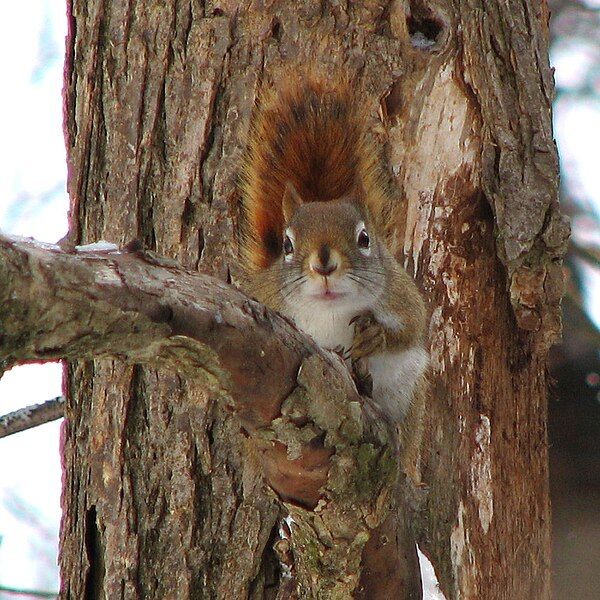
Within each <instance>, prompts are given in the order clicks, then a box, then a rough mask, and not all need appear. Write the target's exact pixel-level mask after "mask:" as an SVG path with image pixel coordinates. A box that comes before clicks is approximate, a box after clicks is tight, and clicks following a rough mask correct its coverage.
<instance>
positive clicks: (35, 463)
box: [0, 0, 600, 600]
mask: <svg viewBox="0 0 600 600" xmlns="http://www.w3.org/2000/svg"><path fill="white" fill-rule="evenodd" d="M588 4H589V5H593V6H600V0H594V1H592V0H589V1H588ZM0 15H1V17H2V18H1V19H0V56H2V57H3V58H2V60H1V61H0V78H1V79H0V80H1V81H2V83H3V85H2V89H3V92H2V94H0V132H1V137H0V229H2V230H3V231H4V232H7V233H13V234H18V235H24V236H32V237H35V238H37V239H39V240H41V241H46V242H56V241H57V240H58V239H60V238H61V237H62V236H63V235H64V234H65V233H66V231H67V210H68V200H67V195H66V192H65V176H66V167H65V149H64V141H63V133H62V100H61V88H62V71H63V51H64V38H65V35H66V19H65V7H64V4H63V3H62V2H61V1H60V0H21V2H14V3H13V2H10V3H8V2H7V3H4V4H3V6H2V8H0ZM599 25H600V24H599ZM597 51H598V50H597V47H595V46H593V45H591V44H585V43H582V41H581V40H579V41H575V42H565V43H563V44H557V45H556V47H555V48H554V51H553V53H552V63H553V65H554V66H555V67H556V81H557V84H558V85H559V86H561V87H563V88H567V89H568V88H570V87H573V88H575V87H577V86H578V85H579V84H580V82H581V80H582V78H584V77H586V76H587V73H588V70H589V66H590V65H591V64H592V63H593V62H594V61H597V60H598V57H597V56H596V55H595V54H594V53H596V52H597ZM596 92H597V93H596V96H595V99H593V98H589V97H588V98H587V99H585V98H584V99H578V98H575V97H573V96H569V95H566V96H565V95H563V97H562V98H561V100H560V101H559V102H557V104H556V107H555V135H556V138H557V140H558V143H559V148H560V151H561V161H562V166H563V175H562V176H563V181H564V182H565V183H566V185H567V186H568V188H569V191H570V192H571V194H572V195H574V196H575V197H576V198H578V199H579V200H580V201H581V202H582V203H584V204H585V205H587V206H589V207H590V208H591V209H592V210H593V211H595V212H596V214H597V215H599V216H600V100H599V95H598V90H596ZM574 225H575V227H574V229H575V231H574V234H575V235H580V234H579V233H578V229H577V223H575V224H574ZM587 235H589V234H587ZM595 241H596V242H597V243H598V244H600V240H595ZM588 282H589V285H590V287H589V290H588V291H589V293H588V295H587V305H588V308H589V310H590V314H591V315H592V316H593V318H594V320H595V321H596V323H599V324H600V301H599V300H598V299H599V298H600V281H599V280H598V277H596V278H593V277H591V276H589V277H588ZM60 393H61V368H60V366H59V365H57V364H47V365H29V366H23V367H18V368H14V369H12V370H11V371H10V372H8V373H7V374H6V375H5V376H4V378H3V379H2V380H0V414H4V413H7V412H10V411H11V410H15V409H17V408H20V407H22V406H26V405H28V404H33V403H38V402H42V401H44V400H47V399H50V398H52V397H54V396H57V395H60ZM59 429H60V424H59V423H57V422H55V423H50V424H47V425H44V426H42V427H38V428H36V429H34V430H32V431H29V432H25V433H22V434H19V435H15V436H12V437H9V438H6V439H2V440H0V585H4V586H10V587H18V588H30V589H31V588H33V589H40V590H47V591H56V590H58V575H57V569H56V566H55V565H56V547H57V544H58V541H57V532H58V526H59V519H60V481H61V474H60V457H59V448H58V438H59ZM427 580H428V581H430V580H431V577H427ZM429 585H431V584H429ZM429 593H430V595H429V599H430V600H434V599H435V598H436V597H439V596H436V595H435V593H434V591H433V589H432V590H431V591H430V592H429ZM4 598H7V599H8V598H9V596H5V595H3V594H2V592H0V600H3V599H4ZM11 598H12V596H11Z"/></svg>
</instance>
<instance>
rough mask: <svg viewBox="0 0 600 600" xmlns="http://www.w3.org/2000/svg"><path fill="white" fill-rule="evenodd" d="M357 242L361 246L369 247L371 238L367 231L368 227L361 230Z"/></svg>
mask: <svg viewBox="0 0 600 600" xmlns="http://www.w3.org/2000/svg"><path fill="white" fill-rule="evenodd" d="M356 243H357V244H358V247H359V248H364V249H367V248H368V247H369V245H370V244H371V240H370V239H369V234H368V233H367V230H366V229H361V230H360V233H359V234H358V238H357V240H356Z"/></svg>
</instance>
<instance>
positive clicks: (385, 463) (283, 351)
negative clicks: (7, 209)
mask: <svg viewBox="0 0 600 600" xmlns="http://www.w3.org/2000/svg"><path fill="white" fill-rule="evenodd" d="M0 290H1V292H0V304H1V305H2V311H1V315H0V331H2V337H1V339H0V359H1V360H2V361H3V363H4V364H5V365H7V364H13V363H15V362H18V361H24V360H34V359H42V360H44V359H58V358H61V359H65V358H66V359H69V358H91V357H111V358H119V359H121V360H125V361H126V362H129V363H142V364H146V365H150V366H155V367H156V366H162V365H168V366H170V367H172V368H173V369H175V370H176V371H177V372H179V373H180V374H183V375H185V376H189V377H193V378H195V379H200V380H202V381H203V383H204V385H205V386H206V387H207V389H209V390H210V391H211V392H213V393H214V394H216V396H217V397H219V398H220V399H221V400H222V401H223V402H225V403H226V404H227V406H229V407H230V408H231V410H232V411H233V412H235V413H236V415H237V417H238V418H239V420H240V422H241V424H242V426H243V428H244V430H245V432H246V433H247V434H248V435H249V436H250V438H251V439H252V440H253V442H254V444H255V447H256V449H257V450H258V453H259V455H260V457H261V459H262V463H263V466H264V471H265V475H266V478H267V481H268V482H269V484H270V485H271V487H272V488H273V489H274V490H275V491H276V492H277V493H278V494H279V496H280V497H281V498H282V499H283V500H285V501H287V502H288V504H289V507H290V511H291V514H292V516H293V519H294V521H295V523H296V526H295V528H294V536H293V539H292V547H293V551H294V558H295V568H296V575H297V578H298V586H299V588H301V589H304V590H305V592H308V593H309V595H310V597H329V595H330V594H331V595H335V594H336V593H345V594H347V595H348V597H349V595H350V594H351V593H352V591H353V590H355V588H356V587H357V585H358V582H359V577H360V573H361V568H360V566H361V561H362V560H363V548H364V547H365V544H366V543H367V541H368V540H369V537H370V534H371V532H372V531H373V530H374V529H376V528H377V527H378V526H380V525H381V524H382V523H383V521H385V519H386V518H387V516H388V514H389V512H390V509H391V507H392V505H393V504H394V502H393V497H394V491H395V482H396V476H397V466H396V460H395V458H394V445H393V443H391V441H390V438H389V435H388V432H387V431H386V428H385V425H383V421H382V420H381V419H379V418H377V415H376V414H375V412H374V411H375V409H374V408H373V407H371V406H370V405H369V404H368V403H364V402H363V401H362V400H361V398H360V397H359V396H358V394H357V392H356V388H355V386H354V384H353V382H352V379H351V377H350V374H349V372H348V370H347V369H346V367H345V366H344V364H343V362H342V361H341V359H340V358H338V357H337V356H336V355H334V354H333V353H330V352H327V351H324V350H322V349H320V348H319V347H318V346H316V345H315V343H314V342H313V341H312V340H311V339H310V338H308V337H307V336H305V335H304V334H302V333H300V332H299V331H297V330H296V329H295V328H294V327H293V325H291V324H290V323H289V322H288V321H287V320H285V319H284V318H282V317H281V316H279V315H277V314H276V313H274V312H273V311H270V310H269V309H267V308H265V307H263V306H261V305H260V304H258V303H257V302H255V301H253V300H251V299H249V298H247V297H246V296H244V295H243V294H242V293H240V292H239V291H237V290H236V289H234V288H233V287H231V286H228V285H226V284H224V283H222V282H221V281H219V280H217V279H215V278H213V277H210V276H207V275H198V274H195V273H191V272H188V271H185V270H183V269H182V268H181V267H179V266H178V265H176V264H175V263H174V262H172V261H165V260H163V259H158V258H156V257H154V256H153V255H150V254H148V253H139V252H76V251H75V252H65V251H62V250H60V249H58V248H49V247H46V246H42V245H39V244H36V243H34V242H28V241H14V240H11V239H7V238H0ZM385 528H386V529H389V528H390V523H387V524H386V525H385ZM367 562H368V561H367ZM341 565H344V568H341V569H340V566H341ZM400 583H401V585H404V586H407V585H409V586H410V585H412V584H411V583H410V582H408V584H407V582H406V581H404V582H400ZM386 585H389V582H387V583H386ZM323 594H325V595H326V596H323ZM344 597H346V596H344ZM368 597H377V596H376V594H375V590H373V591H372V592H371V593H370V595H369V596H368ZM382 597H383V596H382Z"/></svg>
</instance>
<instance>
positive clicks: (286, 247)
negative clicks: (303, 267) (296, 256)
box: [283, 235, 294, 256]
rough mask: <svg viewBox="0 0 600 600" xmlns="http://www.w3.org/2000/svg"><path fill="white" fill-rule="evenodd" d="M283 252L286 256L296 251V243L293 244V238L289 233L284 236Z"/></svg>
mask: <svg viewBox="0 0 600 600" xmlns="http://www.w3.org/2000/svg"><path fill="white" fill-rule="evenodd" d="M283 252H284V254H285V255H286V256H289V255H290V254H292V253H293V252H294V244H292V240H291V239H290V236H289V235H286V236H285V237H284V238H283Z"/></svg>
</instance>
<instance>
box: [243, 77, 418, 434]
mask: <svg viewBox="0 0 600 600" xmlns="http://www.w3.org/2000/svg"><path fill="white" fill-rule="evenodd" d="M355 98H356V96H355V95H354V94H353V93H352V92H351V90H350V86H349V84H348V83H345V82H342V81H335V82H333V83H328V82H326V81H325V80H324V79H319V78H317V77H304V78H298V79H294V80H291V81H289V82H288V83H287V84H285V86H284V87H283V88H282V89H278V90H276V91H272V92H268V93H267V94H266V95H265V96H263V97H261V99H260V100H261V102H260V108H259V109H258V112H257V115H255V118H254V120H253V122H252V128H251V132H250V140H249V145H248V152H247V156H246V159H245V162H244V165H243V171H242V184H241V209H242V210H241V213H242V233H241V240H240V245H241V255H242V261H243V266H244V268H245V273H246V274H245V281H244V285H243V287H244V288H245V290H246V291H247V292H248V293H249V294H250V295H251V296H254V297H255V298H256V299H257V300H259V301H261V302H263V303H264V304H266V305H267V306H269V307H271V308H273V309H275V310H277V311H279V312H280V313H282V314H283V315H285V316H287V317H289V318H291V319H293V321H294V322H295V323H296V325H297V326H298V328H299V329H301V330H302V331H304V332H306V333H307V334H309V335H311V336H312V337H313V338H314V340H315V341H316V342H317V343H318V344H319V345H321V346H322V347H324V348H328V349H332V350H333V349H335V350H337V351H339V350H340V349H343V352H344V353H345V355H346V356H348V357H349V358H350V359H351V361H352V364H353V365H354V366H355V368H357V367H360V369H361V370H363V371H364V369H366V370H368V372H369V374H370V376H371V379H372V397H373V400H374V401H375V403H376V404H377V405H378V406H379V407H380V409H381V410H382V411H383V412H384V413H385V414H386V415H387V417H388V418H389V419H390V420H391V421H392V422H393V423H396V424H399V423H401V422H402V420H403V419H404V417H405V416H406V414H407V412H408V410H409V407H410V405H411V402H412V400H413V398H414V396H415V390H416V387H417V386H418V384H419V383H420V381H421V380H422V379H423V377H424V372H425V369H426V366H427V363H428V355H427V352H426V350H425V329H426V309H425V304H424V301H423V298H422V296H421V294H420V292H419V291H418V289H417V287H416V285H415V283H414V281H413V280H412V279H411V277H410V276H409V275H408V274H407V272H406V271H405V270H404V269H403V268H402V267H401V266H400V264H399V263H398V262H397V261H396V260H395V258H394V257H393V256H392V254H391V253H390V251H389V250H388V248H387V246H386V242H385V239H384V232H383V227H384V219H385V217H384V215H385V212H386V208H389V206H390V205H391V204H392V203H393V198H392V196H391V192H390V188H389V185H388V184H387V183H386V177H385V172H384V170H383V162H382V160H381V159H380V153H378V152H377V149H376V147H375V146H374V144H373V143H372V142H371V141H370V140H369V138H368V137H367V135H366V130H365V123H366V122H367V119H366V115H365V113H364V111H363V109H362V108H361V107H360V106H358V105H357V102H356V100H355Z"/></svg>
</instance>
